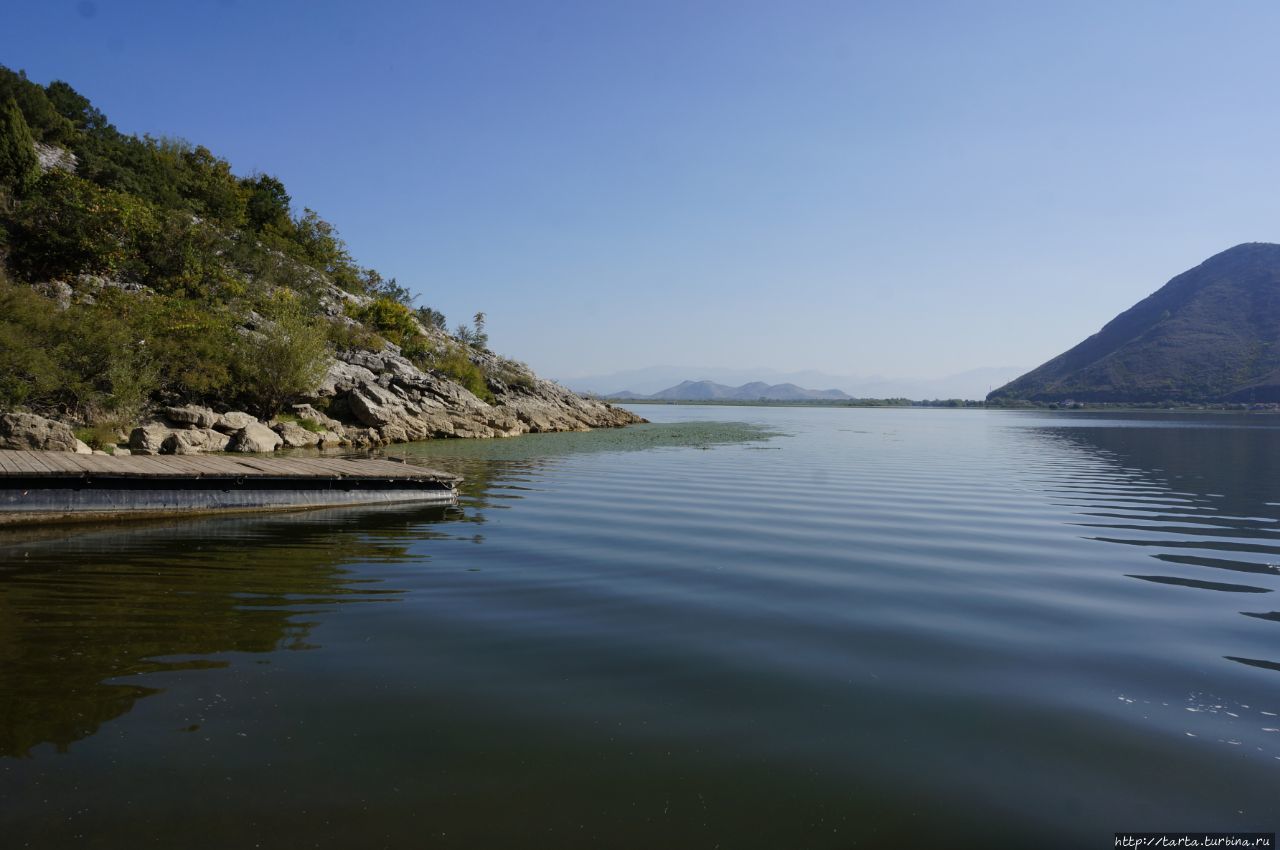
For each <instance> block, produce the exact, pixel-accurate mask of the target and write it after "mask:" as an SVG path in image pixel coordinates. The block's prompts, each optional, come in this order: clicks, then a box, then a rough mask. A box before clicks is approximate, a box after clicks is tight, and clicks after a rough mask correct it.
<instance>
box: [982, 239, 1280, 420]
mask: <svg viewBox="0 0 1280 850" xmlns="http://www.w3.org/2000/svg"><path fill="white" fill-rule="evenodd" d="M987 398H988V400H989V401H1001V400H1007V399H1026V400H1030V401H1061V400H1064V399H1074V400H1076V401H1097V402H1160V401H1172V402H1183V403H1186V402H1277V401H1280V245H1273V244H1269V243H1264V242H1254V243H1247V244H1244V245H1237V246H1236V247H1234V248H1231V249H1230V250H1227V251H1223V252H1222V253H1221V254H1217V255H1215V256H1213V257H1210V258H1209V259H1207V260H1205V261H1204V262H1203V263H1201V264H1200V265H1198V266H1196V267H1195V268H1193V269H1191V270H1189V271H1186V272H1183V273H1182V274H1180V275H1178V276H1177V277H1175V278H1173V279H1172V280H1170V281H1169V282H1168V283H1166V284H1165V285H1164V286H1163V287H1161V288H1160V289H1159V290H1157V291H1156V292H1155V293H1153V294H1152V295H1150V296H1148V297H1147V298H1144V299H1143V300H1142V301H1140V302H1138V303H1137V304H1135V305H1134V306H1133V307H1131V308H1129V309H1128V310H1126V311H1125V312H1123V313H1121V314H1120V315H1119V316H1116V317H1115V318H1114V319H1112V320H1111V321H1110V322H1108V323H1107V324H1106V325H1105V326H1104V327H1103V328H1102V330H1100V331H1098V333H1096V334H1094V335H1093V336H1091V337H1089V338H1088V339H1086V340H1085V341H1084V342H1082V343H1080V344H1079V345H1077V346H1075V347H1074V348H1072V349H1071V350H1070V351H1067V352H1065V353H1063V354H1060V355H1058V356H1057V357H1055V358H1053V359H1052V360H1050V361H1049V362H1047V363H1045V364H1044V365H1042V366H1040V367H1038V368H1036V369H1033V370H1032V371H1030V372H1028V373H1027V374H1025V375H1023V376H1022V377H1020V378H1018V379H1016V380H1014V381H1011V382H1010V383H1008V384H1006V385H1005V386H1003V387H1000V388H999V389H997V390H995V391H994V392H992V393H991V394H990V395H989V396H988V397H987Z"/></svg>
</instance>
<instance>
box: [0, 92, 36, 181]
mask: <svg viewBox="0 0 1280 850" xmlns="http://www.w3.org/2000/svg"><path fill="white" fill-rule="evenodd" d="M39 177H40V160H39V159H38V158H37V157H36V143H35V139H34V138H33V137H32V135H31V128H30V127H28V126H27V119H25V118H23V117H22V110H21V109H19V108H18V101H16V100H14V99H13V98H12V97H10V98H9V99H8V100H6V101H5V104H4V107H3V108H0V185H3V186H4V187H5V188H8V189H9V190H11V191H13V192H15V193H16V194H18V195H25V194H26V193H27V192H28V191H29V190H30V189H31V187H32V186H34V185H35V182H36V180H37V179H38V178H39Z"/></svg>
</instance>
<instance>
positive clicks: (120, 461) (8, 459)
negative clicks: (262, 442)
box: [0, 451, 460, 524]
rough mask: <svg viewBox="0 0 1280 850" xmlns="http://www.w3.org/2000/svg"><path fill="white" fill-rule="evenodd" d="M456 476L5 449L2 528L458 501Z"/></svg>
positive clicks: (326, 462) (392, 468)
mask: <svg viewBox="0 0 1280 850" xmlns="http://www.w3.org/2000/svg"><path fill="white" fill-rule="evenodd" d="M459 480H460V479H459V478H458V477H457V476H455V475H450V474H449V473H446V472H440V471H438V470H434V469H427V468H425V467H420V466H414V465H411V464H407V463H399V462H395V461H389V460H381V459H374V458H327V457H305V458H301V457H299V458H292V457H291V458H274V457H258V456H252V455H246V456H233V455H216V456H215V455H160V456H155V455H149V456H140V455H128V456H124V457H114V456H107V455H82V454H74V453H71V452H32V451H0V524H12V523H32V522H52V521H69V520H85V519H93V520H101V519H106V518H109V517H119V516H134V515H137V516H155V515H157V514H161V515H167V514H182V513H213V512H222V511H262V510H290V509H298V508H308V507H335V506H339V505H364V504H387V503H399V502H426V503H433V504H453V503H454V502H455V501H456V500H457V490H456V486H457V483H458V481H459Z"/></svg>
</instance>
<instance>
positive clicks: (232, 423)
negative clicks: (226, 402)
mask: <svg viewBox="0 0 1280 850" xmlns="http://www.w3.org/2000/svg"><path fill="white" fill-rule="evenodd" d="M257 421H258V420H257V419H254V418H253V417H252V416H250V415H249V414H247V413H245V412H244V411H242V410H229V411H227V412H226V413H224V414H222V416H221V417H219V419H218V421H217V422H215V423H213V425H212V426H211V427H213V428H216V429H218V430H219V431H221V432H222V433H224V434H234V433H235V432H236V431H239V430H240V429H241V428H244V427H246V426H248V425H249V424H250V423H252V422H257Z"/></svg>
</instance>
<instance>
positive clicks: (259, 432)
mask: <svg viewBox="0 0 1280 850" xmlns="http://www.w3.org/2000/svg"><path fill="white" fill-rule="evenodd" d="M282 445H284V440H283V439H281V437H280V435H279V434H277V433H276V432H275V431H272V430H271V429H270V428H268V427H267V426H266V425H263V424H262V423H261V422H257V421H254V422H250V423H249V424H248V425H246V426H244V427H243V428H241V429H240V430H239V431H236V432H235V433H234V434H232V435H231V443H230V445H228V446H227V451H230V452H274V451H275V450H276V449H278V448H280V447H281V446H282Z"/></svg>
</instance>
